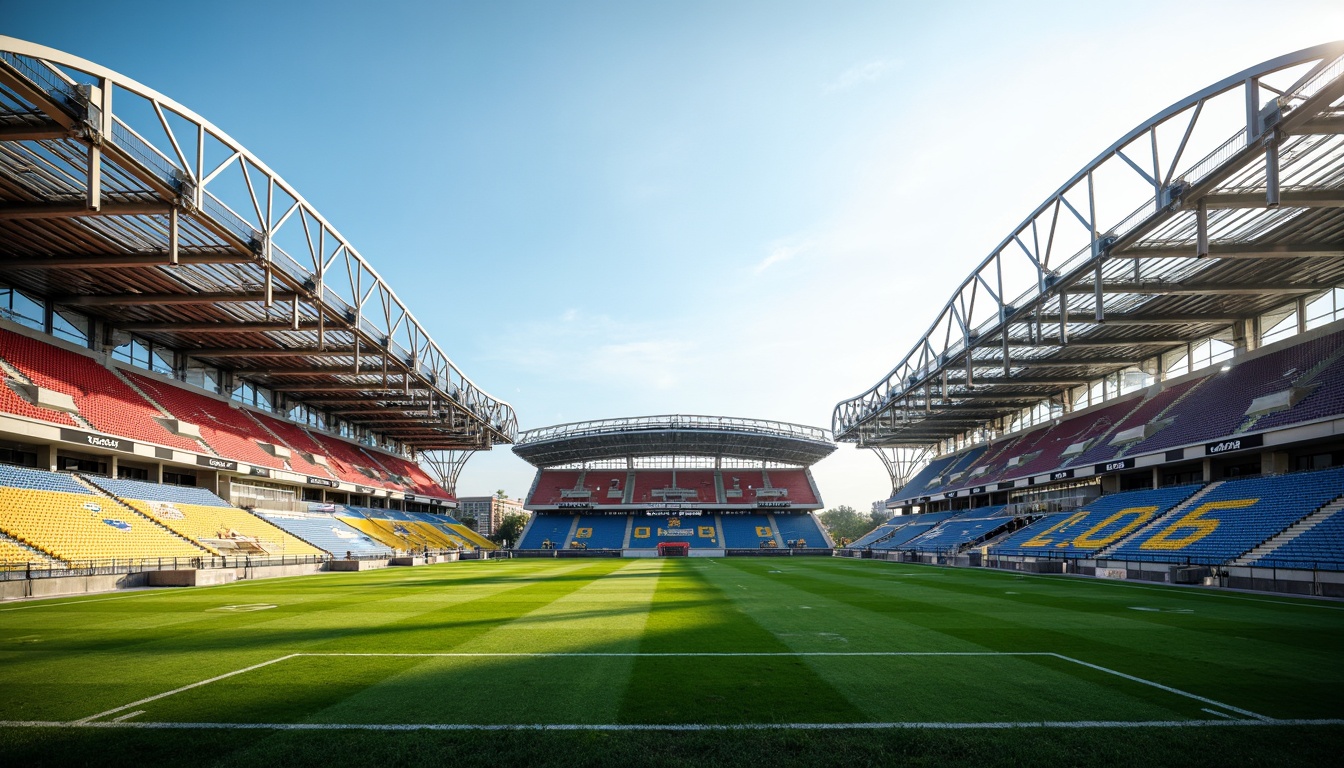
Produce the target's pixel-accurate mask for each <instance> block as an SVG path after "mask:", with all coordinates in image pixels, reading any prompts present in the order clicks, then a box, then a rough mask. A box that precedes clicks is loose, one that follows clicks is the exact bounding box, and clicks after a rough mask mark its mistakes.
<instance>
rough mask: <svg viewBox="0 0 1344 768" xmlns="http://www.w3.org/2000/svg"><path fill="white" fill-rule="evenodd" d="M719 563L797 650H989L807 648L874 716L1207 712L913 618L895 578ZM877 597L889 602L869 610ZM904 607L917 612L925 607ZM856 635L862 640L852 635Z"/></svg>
mask: <svg viewBox="0 0 1344 768" xmlns="http://www.w3.org/2000/svg"><path fill="white" fill-rule="evenodd" d="M720 563H722V564H723V565H724V566H725V567H718V568H707V569H706V570H705V573H706V574H707V577H708V578H710V579H711V580H719V581H723V582H725V583H731V584H732V585H733V586H736V587H738V589H737V590H732V589H729V590H726V591H727V594H728V595H729V597H730V599H732V600H734V601H735V602H736V603H737V604H738V606H739V608H740V609H741V610H743V611H745V612H746V613H747V614H748V615H749V616H751V617H752V618H753V619H755V620H756V621H757V622H758V623H759V624H761V625H762V626H764V627H766V628H767V629H771V630H772V631H774V632H775V633H776V634H777V635H778V636H779V637H780V639H781V640H782V641H783V642H785V643H786V644H788V645H789V646H790V647H792V648H794V649H796V650H799V651H811V650H814V649H817V648H819V647H829V648H830V649H831V650H841V649H849V648H850V647H851V645H853V646H857V647H854V648H853V650H855V651H868V650H878V651H882V650H885V651H892V652H916V653H948V654H956V653H980V654H986V655H978V656H956V655H949V656H942V657H940V656H934V657H915V656H908V657H891V658H877V659H873V660H871V663H868V664H854V663H850V662H849V660H844V659H835V658H831V657H825V656H811V657H807V659H806V662H807V663H808V665H809V666H810V667H812V668H813V669H814V670H815V671H816V672H817V674H818V675H820V676H821V677H822V678H824V679H826V680H827V681H829V682H830V683H831V684H832V685H833V686H834V687H836V688H837V689H838V690H840V691H842V692H843V693H844V694H845V695H846V696H847V697H848V698H849V700H850V701H851V702H852V703H853V704H854V705H855V706H857V707H859V708H861V709H863V710H864V711H865V712H866V713H867V714H868V719H869V720H873V721H879V722H892V721H900V722H908V721H939V720H945V721H948V722H998V721H1006V722H1011V721H1023V720H1037V721H1039V720H1051V721H1063V720H1078V719H1087V720H1108V721H1117V720H1150V721H1159V720H1172V719H1206V718H1207V717H1208V715H1207V714H1206V713H1203V712H1201V711H1200V708H1201V706H1202V703H1201V702H1198V701H1195V700H1192V699H1187V698H1183V697H1180V696H1178V695H1176V694H1173V693H1170V692H1164V691H1159V690H1156V689H1153V688H1151V687H1145V686H1143V685H1142V684H1141V683H1137V682H1134V681H1126V680H1124V679H1122V678H1118V677H1116V676H1114V675H1107V674H1105V673H1104V672H1100V671H1099V670H1094V669H1089V668H1087V667H1084V666H1081V665H1078V664H1075V663H1072V662H1070V661H1068V660H1065V659H1060V658H1056V657H1053V656H1043V655H1040V654H1042V653H1044V652H1049V649H1032V650H1027V649H1017V652H1018V653H1026V654H1029V655H998V654H1000V653H1001V651H999V650H997V649H994V648H990V647H987V646H986V645H984V644H981V643H976V642H971V641H969V640H966V639H963V638H957V637H950V636H947V635H946V634H945V633H943V632H941V631H940V630H938V629H937V628H933V629H931V628H930V627H928V626H923V625H922V624H920V623H918V622H916V621H910V620H909V617H908V616H904V615H901V613H900V612H899V611H900V608H899V607H898V606H900V605H901V601H899V600H898V599H895V598H894V597H893V595H892V594H891V593H892V592H898V591H899V590H900V587H899V585H884V587H885V589H884V590H883V591H879V592H875V593H873V594H869V595H862V594H861V593H857V592H856V590H855V588H854V587H852V586H850V585H839V584H830V583H823V584H822V585H821V586H818V585H817V584H812V583H809V584H808V586H810V587H811V588H810V589H806V588H802V586H801V585H802V584H803V582H802V581H801V580H802V579H804V578H806V577H807V576H810V575H812V572H813V568H812V567H811V565H810V564H808V565H804V564H802V563H799V565H798V566H797V567H789V565H788V564H784V563H779V562H778V561H776V562H766V563H762V562H760V561H756V562H746V559H745V558H744V559H743V560H741V561H734V562H732V563H731V564H728V563H726V562H724V561H720ZM742 566H745V567H742ZM870 591H871V590H870ZM856 595H857V597H856ZM841 598H844V599H841ZM851 602H853V603H856V604H857V607H856V605H853V604H851ZM873 604H877V605H879V606H880V607H881V608H882V609H883V610H880V611H879V610H872V609H871V606H872V605H873ZM905 607H906V609H907V610H908V611H909V612H911V613H913V612H915V611H916V610H922V609H923V608H924V606H920V605H908V604H907V605H906V606H905ZM889 610H895V611H897V613H894V614H893V613H891V612H889ZM940 610H941V609H940ZM840 630H844V633H843V634H841V632H840ZM850 637H854V638H855V640H856V641H857V642H855V643H850ZM986 681H992V683H991V685H990V687H991V688H992V690H993V692H994V693H993V695H986Z"/></svg>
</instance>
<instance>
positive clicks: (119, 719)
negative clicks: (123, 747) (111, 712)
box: [112, 709, 145, 723]
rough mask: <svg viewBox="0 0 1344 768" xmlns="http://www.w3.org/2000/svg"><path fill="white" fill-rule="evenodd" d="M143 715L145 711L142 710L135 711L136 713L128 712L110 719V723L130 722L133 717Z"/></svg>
mask: <svg viewBox="0 0 1344 768" xmlns="http://www.w3.org/2000/svg"><path fill="white" fill-rule="evenodd" d="M143 714H145V710H143V709H137V710H136V711H134V712H128V713H126V714H124V715H122V716H121V717H114V718H112V722H114V723H120V722H122V721H124V720H130V719H131V718H132V717H135V716H136V715H143Z"/></svg>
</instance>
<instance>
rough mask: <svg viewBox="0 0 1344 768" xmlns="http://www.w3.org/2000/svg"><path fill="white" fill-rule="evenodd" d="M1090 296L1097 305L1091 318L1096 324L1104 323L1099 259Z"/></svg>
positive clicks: (1103, 302) (1136, 260)
mask: <svg viewBox="0 0 1344 768" xmlns="http://www.w3.org/2000/svg"><path fill="white" fill-rule="evenodd" d="M1139 261H1140V260H1139V259H1135V260H1134V262H1135V263H1136V264H1137V263H1138V262H1139ZM1092 295H1093V301H1094V302H1095V303H1096V305H1097V306H1096V309H1095V312H1094V313H1093V316H1094V318H1095V319H1096V321H1097V322H1098V323H1101V322H1105V320H1106V310H1105V307H1104V304H1105V301H1104V296H1105V294H1103V293H1102V290H1101V260H1100V259H1098V260H1097V269H1096V276H1095V277H1094V278H1093V280H1092Z"/></svg>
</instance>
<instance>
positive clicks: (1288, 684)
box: [731, 559, 1344, 718]
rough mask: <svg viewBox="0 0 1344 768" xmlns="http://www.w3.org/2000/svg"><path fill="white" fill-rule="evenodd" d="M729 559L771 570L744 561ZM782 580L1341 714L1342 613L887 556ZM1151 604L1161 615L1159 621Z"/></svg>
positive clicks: (1015, 646)
mask: <svg viewBox="0 0 1344 768" xmlns="http://www.w3.org/2000/svg"><path fill="white" fill-rule="evenodd" d="M731 567H733V568H735V569H741V570H743V571H745V572H761V571H763V570H765V568H764V566H763V565H761V564H759V563H751V562H746V561H745V559H743V560H737V561H731ZM774 578H776V579H780V580H781V581H784V582H787V583H789V584H791V585H792V586H794V587H796V588H798V589H801V590H803V591H805V592H808V593H811V594H814V595H824V596H833V597H835V599H837V600H839V601H841V602H844V603H848V604H850V605H854V606H855V607H861V608H864V609H865V610H871V611H877V612H882V613H886V614H889V615H892V616H894V617H898V618H899V619H900V620H902V621H905V622H909V623H912V624H916V625H919V626H922V627H926V628H930V629H934V630H937V631H938V632H941V633H943V634H945V635H947V636H948V637H949V638H950V639H949V641H948V642H953V641H955V640H962V641H965V642H971V643H975V644H977V645H979V646H981V647H984V648H987V649H992V650H999V651H1042V650H1045V651H1052V652H1055V653H1061V654H1064V655H1067V656H1072V657H1074V658H1078V659H1080V660H1083V661H1088V662H1091V663H1095V664H1099V665H1102V666H1105V667H1108V668H1111V669H1115V670H1117V671H1121V672H1125V673H1128V674H1131V675H1135V676H1138V677H1141V678H1145V679H1149V680H1155V681H1157V682H1160V683H1163V684H1166V685H1169V686H1172V687H1175V688H1179V689H1182V690H1185V691H1189V692H1191V693H1195V694H1198V695H1202V696H1207V697H1209V698H1212V699H1217V700H1220V701H1225V702H1228V703H1229V704H1232V705H1234V706H1240V707H1244V708H1246V709H1249V710H1253V711H1256V712H1260V713H1262V714H1267V715H1270V716H1274V717H1283V718H1322V717H1325V718H1328V717H1338V716H1340V714H1341V713H1344V685H1341V683H1344V674H1341V671H1340V669H1339V667H1338V665H1337V664H1334V663H1332V662H1331V661H1330V659H1331V658H1333V656H1331V655H1330V653H1329V651H1327V650H1326V649H1328V648H1338V647H1341V643H1344V617H1341V616H1339V615H1338V614H1336V613H1335V612H1324V611H1312V610H1302V609H1299V608H1297V607H1295V606H1294V605H1282V606H1280V605H1244V604H1241V603H1221V604H1219V603H1213V604H1210V603H1209V602H1207V601H1206V600H1204V599H1202V598H1203V597H1204V595H1203V594H1202V593H1198V592H1192V593H1190V597H1191V598H1194V599H1193V600H1190V599H1188V598H1186V596H1185V595H1186V593H1185V591H1184V590H1180V589H1170V590H1164V591H1163V594H1159V595H1157V596H1153V595H1144V596H1143V597H1144V598H1146V599H1144V600H1135V596H1136V593H1134V592H1130V591H1126V590H1123V589H1122V587H1123V586H1124V585H1123V584H1116V585H1110V584H1109V583H1107V582H1100V583H1098V582H1094V581H1090V580H1079V579H1069V578H1060V579H1044V580H1034V579H1023V578H1017V577H1015V576H1014V575H1013V574H1008V573H1004V572H998V571H981V570H969V569H951V568H938V567H933V566H923V565H910V564H895V563H885V562H881V563H879V562H852V561H849V562H846V561H829V562H827V563H825V564H818V567H815V568H812V567H809V568H806V569H800V570H799V571H798V573H796V574H782V575H777V576H775V577H774ZM1108 586H1110V587H1112V588H1110V589H1108V588H1107V587H1108ZM1155 597H1156V598H1159V599H1154V598H1155ZM1136 606H1137V607H1140V608H1155V609H1156V610H1134V607H1136ZM1164 611H1165V612H1164ZM1176 611H1189V612H1188V613H1184V612H1183V613H1177V612H1176ZM1154 613H1157V614H1159V615H1161V616H1163V617H1164V620H1163V621H1161V622H1159V623H1154V622H1153V621H1151V616H1152V615H1153V614H1154ZM1285 627H1291V628H1292V629H1291V630H1289V631H1285ZM1248 634H1249V635H1251V636H1247V635H1248ZM1294 634H1306V635H1310V636H1311V637H1312V638H1314V639H1313V640H1312V642H1311V643H1310V644H1309V647H1307V648H1306V649H1303V647H1302V646H1303V644H1304V643H1305V642H1306V641H1304V640H1302V639H1301V638H1297V639H1296V640H1294V641H1289V642H1278V641H1277V639H1278V638H1287V637H1290V636H1292V635H1294Z"/></svg>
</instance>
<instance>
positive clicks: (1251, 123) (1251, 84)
mask: <svg viewBox="0 0 1344 768" xmlns="http://www.w3.org/2000/svg"><path fill="white" fill-rule="evenodd" d="M1259 135H1260V79H1259V78H1255V77H1252V78H1248V79H1247V80H1246V143H1247V144H1250V143H1251V142H1252V141H1255V138H1256V137H1257V136H1259Z"/></svg>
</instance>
